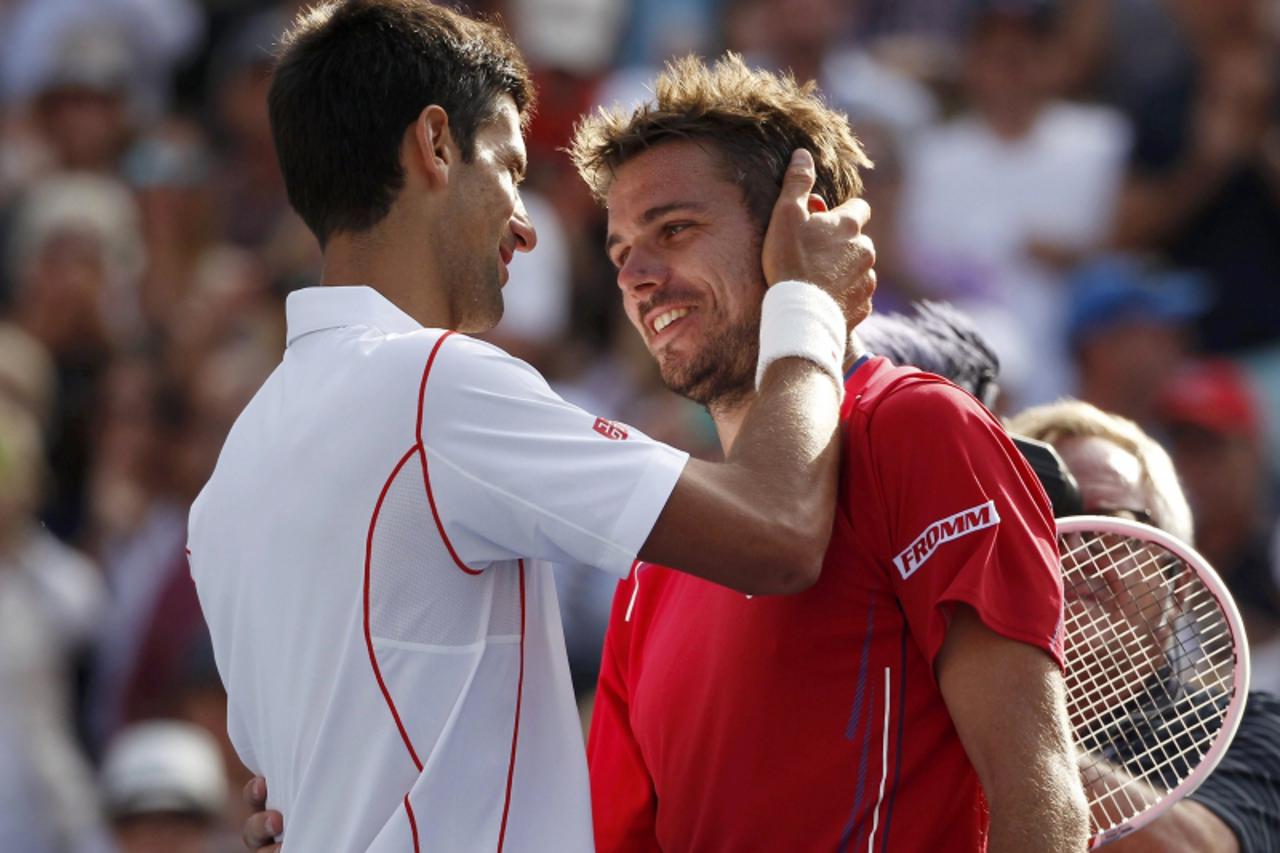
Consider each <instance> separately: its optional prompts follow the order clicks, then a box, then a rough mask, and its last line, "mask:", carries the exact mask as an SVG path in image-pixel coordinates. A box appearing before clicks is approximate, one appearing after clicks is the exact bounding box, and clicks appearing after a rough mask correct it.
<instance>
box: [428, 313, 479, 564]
mask: <svg viewBox="0 0 1280 853" xmlns="http://www.w3.org/2000/svg"><path fill="white" fill-rule="evenodd" d="M452 334H453V332H445V333H444V334H443V335H441V336H440V339H439V340H438V341H436V345H435V346H434V347H432V348H431V355H429V356H428V357H427V366H426V367H425V368H423V371H422V384H421V385H420V386H418V444H417V449H418V458H419V459H421V460H422V482H423V483H425V484H426V487H427V503H429V504H431V517H432V518H433V519H435V522H436V530H439V531H440V539H441V540H442V541H443V542H444V547H445V550H447V551H448V552H449V556H450V557H452V558H453V563H454V565H455V566H457V567H458V568H459V569H461V570H462V571H464V572H466V573H467V574H469V575H478V574H481V573H482V572H483V571H484V570H483V569H473V568H471V567H469V566H468V565H467V564H466V563H464V562H462V558H460V557H459V556H458V552H457V551H455V550H453V543H452V542H450V541H449V534H447V533H445V532H444V524H443V523H441V521H440V512H439V511H438V510H437V509H436V497H435V495H434V494H433V493H432V491H431V475H430V473H428V471H427V447H426V445H425V444H424V443H423V441H422V414H423V404H424V403H425V402H426V399H427V377H429V376H430V375H431V365H433V364H434V363H435V360H436V353H438V352H440V345H441V344H443V343H444V342H445V339H447V338H448V337H449V336H450V335H452Z"/></svg>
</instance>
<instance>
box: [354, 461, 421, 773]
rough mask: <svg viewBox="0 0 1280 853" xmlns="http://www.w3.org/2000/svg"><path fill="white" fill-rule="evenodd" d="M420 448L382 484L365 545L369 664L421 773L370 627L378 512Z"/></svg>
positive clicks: (401, 735) (400, 463) (365, 592)
mask: <svg viewBox="0 0 1280 853" xmlns="http://www.w3.org/2000/svg"><path fill="white" fill-rule="evenodd" d="M418 449H419V448H418V446H417V445H415V446H413V447H410V448H409V449H408V450H407V451H405V454H404V456H401V457H400V461H399V462H397V463H396V467H395V468H394V469H393V470H392V471H391V475H390V476H389V477H387V481H386V482H385V483H383V484H382V492H381V493H379V495H378V502H377V504H375V505H374V507H373V516H372V517H371V518H370V519H369V535H368V538H367V540H366V541H365V546H364V642H365V646H366V647H367V648H368V650H369V666H371V667H372V668H373V676H374V678H376V679H377V680H378V688H379V689H380V690H381V691H382V698H383V699H385V700H386V701H387V707H388V708H389V709H390V710H391V718H392V719H393V720H395V721H396V728H397V729H399V731H400V739H401V740H403V741H404V746H405V749H407V750H409V757H410V758H412V759H413V766H414V767H417V768H418V772H419V773H421V772H422V762H421V761H419V760H418V753H417V751H415V750H414V748H413V742H412V741H411V740H410V739H409V733H408V732H407V731H405V728H404V723H403V722H401V720H400V712H399V711H397V710H396V703H395V700H393V699H392V698H391V691H390V690H388V689H387V683H386V682H385V681H383V679H382V670H381V668H379V666H378V658H377V655H375V654H374V653H373V632H372V631H370V629H369V581H370V576H371V575H372V567H373V531H374V530H375V529H376V528H377V526H378V513H380V512H381V511H382V502H383V501H384V500H386V497H387V492H388V491H389V490H390V489H391V484H392V483H393V482H395V479H396V476H397V475H398V474H399V473H400V470H401V469H402V468H404V466H405V463H406V462H408V461H409V458H410V457H412V456H413V454H414V453H416V452H417V451H418Z"/></svg>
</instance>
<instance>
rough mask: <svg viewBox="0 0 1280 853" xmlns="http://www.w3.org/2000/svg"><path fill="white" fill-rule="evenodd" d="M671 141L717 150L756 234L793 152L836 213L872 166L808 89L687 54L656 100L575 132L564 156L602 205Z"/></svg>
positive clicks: (841, 121)
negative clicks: (810, 166)
mask: <svg viewBox="0 0 1280 853" xmlns="http://www.w3.org/2000/svg"><path fill="white" fill-rule="evenodd" d="M673 139H692V140H695V141H698V142H705V143H707V144H709V145H711V146H712V147H713V148H714V149H715V150H716V151H717V152H719V154H720V156H721V159H722V161H723V163H724V165H725V167H726V171H727V177H728V178H729V179H730V180H731V181H733V182H734V183H735V184H737V185H738V186H739V187H740V188H741V189H742V193H743V196H744V197H745V199H746V203H747V209H748V211H749V212H750V214H751V217H752V219H753V220H754V221H755V222H756V224H757V225H759V226H760V228H761V230H763V229H764V227H765V225H767V224H768V222H769V214H770V212H771V211H772V210H773V205H774V203H775V202H776V201H777V199H778V192H779V190H780V189H781V188H782V176H783V174H784V173H785V172H786V170H787V163H789V162H790V160H791V152H792V151H794V150H795V149H797V148H805V149H808V151H809V153H810V154H812V155H813V160H814V165H815V167H816V171H817V180H816V181H815V183H814V188H813V191H814V192H815V193H817V194H819V195H820V196H822V198H823V200H824V201H826V202H827V204H829V205H831V206H832V207H834V206H836V205H838V204H843V203H844V202H846V201H848V200H849V199H851V198H853V197H855V196H857V195H858V194H859V193H861V192H862V179H861V177H860V176H859V175H858V169H859V168H870V167H871V161H870V160H869V159H867V155H866V152H864V151H863V150H862V145H861V144H860V143H859V142H858V140H857V138H856V137H854V135H853V131H852V130H850V129H849V121H848V119H847V118H846V117H845V116H844V115H843V114H841V113H839V112H836V111H835V110H833V109H831V108H830V107H828V106H827V105H826V104H825V103H823V101H822V99H821V98H820V97H819V95H818V92H817V87H816V86H815V85H814V83H813V82H812V81H810V82H808V83H805V84H803V85H801V84H800V83H798V82H796V79H795V78H794V77H793V76H791V75H790V74H775V73H773V72H770V71H764V70H758V69H752V68H750V67H748V66H747V64H746V63H745V62H743V60H742V57H740V56H738V55H737V54H734V53H726V54H725V55H724V56H723V57H721V58H720V59H719V60H718V61H717V62H715V63H714V64H712V65H707V64H706V63H705V62H703V61H702V60H700V59H698V58H697V57H693V56H688V57H685V58H683V59H678V60H675V61H673V62H669V63H668V64H667V67H666V70H665V71H663V73H662V74H661V75H659V77H658V79H657V81H656V83H655V86H654V101H653V103H651V104H645V105H643V106H641V107H639V108H637V109H635V110H634V111H630V112H628V111H626V110H621V109H612V110H600V111H599V112H597V113H596V114H594V115H591V116H588V117H586V118H584V119H583V120H582V121H581V122H580V123H579V125H578V127H577V129H576V131H575V133H574V137H573V142H572V144H571V145H570V149H569V153H570V156H571V157H572V158H573V162H574V165H575V166H576V167H577V169H578V174H580V175H581V176H582V178H583V180H585V181H586V182H587V185H588V186H589V187H590V188H591V192H592V194H593V195H594V196H595V197H596V200H597V201H599V202H601V203H603V202H604V199H605V196H606V195H607V194H608V192H609V185H610V184H611V183H612V181H613V175H614V173H615V172H616V171H617V169H618V167H619V166H621V165H622V164H623V163H626V162H627V161H628V160H630V159H631V158H632V157H635V156H636V155H638V154H641V153H643V152H644V151H646V150H647V149H648V148H650V147H651V146H653V145H656V144H658V143H661V142H665V141H668V140H673Z"/></svg>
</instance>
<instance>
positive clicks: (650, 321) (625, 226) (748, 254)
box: [606, 140, 765, 406]
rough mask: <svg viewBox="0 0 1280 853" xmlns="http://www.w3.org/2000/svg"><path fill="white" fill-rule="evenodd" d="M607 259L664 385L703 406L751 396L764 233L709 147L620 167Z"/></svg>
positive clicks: (664, 149) (680, 144) (684, 144)
mask: <svg viewBox="0 0 1280 853" xmlns="http://www.w3.org/2000/svg"><path fill="white" fill-rule="evenodd" d="M608 209H609V237H608V241H607V244H606V250H607V251H608V253H609V258H610V260H612V261H613V263H614V265H615V266H616V267H617V269H618V288H619V289H620V290H621V291H622V301H623V307H624V308H625V310H626V313H627V318H628V319H630V320H631V324H632V325H633V326H635V328H636V330H637V331H639V332H640V335H641V337H643V338H644V341H645V345H646V346H647V347H648V348H649V352H650V353H652V354H653V356H654V358H655V359H657V361H658V368H659V370H660V372H661V374H662V379H663V382H665V383H666V385H667V387H668V388H670V389H671V390H673V391H675V392H676V393H678V394H680V395H682V396H684V397H688V398H689V399H691V400H694V401H696V402H698V403H702V404H703V405H708V406H710V405H715V404H719V405H731V404H733V403H736V402H739V401H741V400H742V399H743V398H744V397H746V396H748V395H749V394H750V393H751V391H752V389H753V387H754V379H755V368H756V358H757V353H758V351H759V333H760V302H761V300H762V299H763V298H764V291H765V281H764V273H763V272H762V270H761V268H760V246H761V239H762V237H763V235H762V233H761V229H760V227H759V226H758V225H757V224H756V223H755V222H754V221H753V220H752V218H751V216H750V214H749V213H748V210H747V206H746V202H745V199H744V197H743V193H742V190H741V189H740V188H739V187H738V186H737V185H736V184H734V183H733V182H732V181H730V180H729V179H728V177H727V176H726V175H725V169H724V166H723V165H722V163H721V160H720V158H719V156H718V155H717V154H716V153H715V152H714V151H712V150H709V149H708V148H707V147H706V146H705V145H702V144H698V143H697V142H693V141H687V140H680V141H674V142H664V143H661V144H659V145H656V146H654V147H652V148H650V149H648V150H647V151H645V152H643V153H641V154H639V155H637V156H636V157H634V158H632V159H630V160H628V161H627V162H625V163H623V164H622V165H621V166H620V167H618V170H617V174H616V176H615V178H614V180H613V182H612V184H611V186H610V188H609V193H608Z"/></svg>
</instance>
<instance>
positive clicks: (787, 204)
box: [760, 149, 876, 328]
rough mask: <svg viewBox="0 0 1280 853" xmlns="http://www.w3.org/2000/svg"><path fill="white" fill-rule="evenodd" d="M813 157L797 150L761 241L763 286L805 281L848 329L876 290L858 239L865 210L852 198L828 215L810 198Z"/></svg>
mask: <svg viewBox="0 0 1280 853" xmlns="http://www.w3.org/2000/svg"><path fill="white" fill-rule="evenodd" d="M815 177H816V173H815V170H814V164H813V156H812V155H811V154H810V153H809V152H808V151H805V150H804V149H797V150H796V151H795V153H794V154H793V155H792V157H791V163H790V165H788V166H787V171H786V174H785V175H783V178H782V191H781V192H780V193H779V195H778V202H777V204H775V205H774V208H773V214H772V216H771V217H770V219H769V228H768V230H767V231H766V232H765V235H764V247H763V250H762V252H761V259H760V260H761V265H762V267H763V268H764V276H765V281H767V282H768V283H769V284H770V285H772V284H776V283H777V282H779V281H791V280H795V281H807V282H809V283H811V284H814V285H817V286H818V287H820V288H822V289H823V290H825V291H826V292H827V293H830V294H831V296H833V297H834V298H835V300H836V301H837V302H839V303H840V304H841V305H842V306H844V310H845V317H846V318H847V319H848V321H849V326H850V328H852V327H853V326H856V325H857V324H858V323H860V322H862V321H863V320H864V319H866V317H867V316H868V315H869V314H870V313H871V297H872V294H874V293H875V289H876V273H875V269H874V268H873V267H874V265H875V260H876V249H875V245H874V244H873V243H872V242H871V238H870V237H868V236H867V235H865V234H863V233H862V227H863V226H864V225H865V224H866V223H867V220H868V219H870V218H871V208H870V207H869V206H868V205H867V203H866V202H865V201H863V200H862V199H861V198H852V199H850V200H848V201H846V202H845V203H844V204H842V205H840V206H839V207H836V208H834V209H832V210H828V209H827V205H826V202H825V201H824V200H823V199H822V198H821V197H819V196H817V195H814V194H813V193H812V190H813V184H814V180H815Z"/></svg>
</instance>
